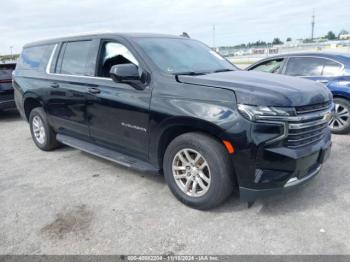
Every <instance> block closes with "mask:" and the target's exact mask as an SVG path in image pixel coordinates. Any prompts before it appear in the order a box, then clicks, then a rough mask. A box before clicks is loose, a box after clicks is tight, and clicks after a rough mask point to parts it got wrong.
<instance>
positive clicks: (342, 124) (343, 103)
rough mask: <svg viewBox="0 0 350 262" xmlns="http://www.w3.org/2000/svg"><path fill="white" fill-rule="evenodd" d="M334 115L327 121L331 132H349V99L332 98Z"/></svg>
mask: <svg viewBox="0 0 350 262" xmlns="http://www.w3.org/2000/svg"><path fill="white" fill-rule="evenodd" d="M333 101H334V104H335V115H334V116H333V118H332V119H331V121H330V122H329V127H330V129H331V131H332V133H333V134H346V133H349V132H350V101H349V100H346V99H343V98H334V100H333Z"/></svg>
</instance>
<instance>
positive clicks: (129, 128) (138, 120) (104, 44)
mask: <svg viewBox="0 0 350 262" xmlns="http://www.w3.org/2000/svg"><path fill="white" fill-rule="evenodd" d="M125 63H133V64H135V65H137V66H139V62H138V60H137V59H136V58H135V56H134V55H133V54H132V53H131V51H130V49H129V48H128V47H127V45H126V44H122V43H120V42H118V41H115V40H112V41H110V40H102V41H101V46H100V52H99V57H98V66H97V70H96V71H97V73H96V77H95V87H94V88H93V89H92V90H90V93H89V98H88V103H87V104H88V105H87V116H88V123H89V130H90V136H91V138H92V139H93V140H94V141H95V143H96V144H99V145H102V146H104V147H109V148H111V149H114V150H116V151H118V152H122V153H125V154H128V155H131V156H136V157H139V158H143V159H145V160H146V159H147V158H148V136H149V132H148V125H149V105H150V100H151V89H150V88H149V87H148V86H147V87H146V88H145V89H144V90H136V89H135V88H133V87H132V86H131V85H129V84H125V83H116V82H114V81H112V79H111V78H110V76H109V71H110V69H111V67H112V66H114V65H117V64H125Z"/></svg>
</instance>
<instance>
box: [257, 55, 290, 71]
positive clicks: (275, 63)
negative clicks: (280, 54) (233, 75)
mask: <svg viewBox="0 0 350 262" xmlns="http://www.w3.org/2000/svg"><path fill="white" fill-rule="evenodd" d="M283 60H284V59H282V58H281V59H276V60H269V61H266V62H264V63H262V64H260V65H258V66H256V67H254V68H253V69H251V70H254V71H260V72H267V73H278V72H279V70H280V69H281V66H282V64H283Z"/></svg>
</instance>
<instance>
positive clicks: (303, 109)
mask: <svg viewBox="0 0 350 262" xmlns="http://www.w3.org/2000/svg"><path fill="white" fill-rule="evenodd" d="M331 104H332V102H331V101H329V102H325V103H321V104H314V105H307V106H298V107H296V108H295V111H296V113H297V115H302V114H308V113H313V112H317V111H325V110H327V109H329V107H330V106H331Z"/></svg>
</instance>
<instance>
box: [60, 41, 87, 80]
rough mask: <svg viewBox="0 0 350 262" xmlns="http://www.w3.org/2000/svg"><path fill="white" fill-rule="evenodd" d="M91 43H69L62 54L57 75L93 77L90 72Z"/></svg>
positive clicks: (65, 45)
mask: <svg viewBox="0 0 350 262" xmlns="http://www.w3.org/2000/svg"><path fill="white" fill-rule="evenodd" d="M90 47H91V41H77V42H69V43H65V44H64V45H63V48H62V50H61V52H60V58H59V60H58V61H59V63H58V65H57V69H56V73H60V74H67V75H91V70H88V66H87V64H88V62H89V52H90Z"/></svg>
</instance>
